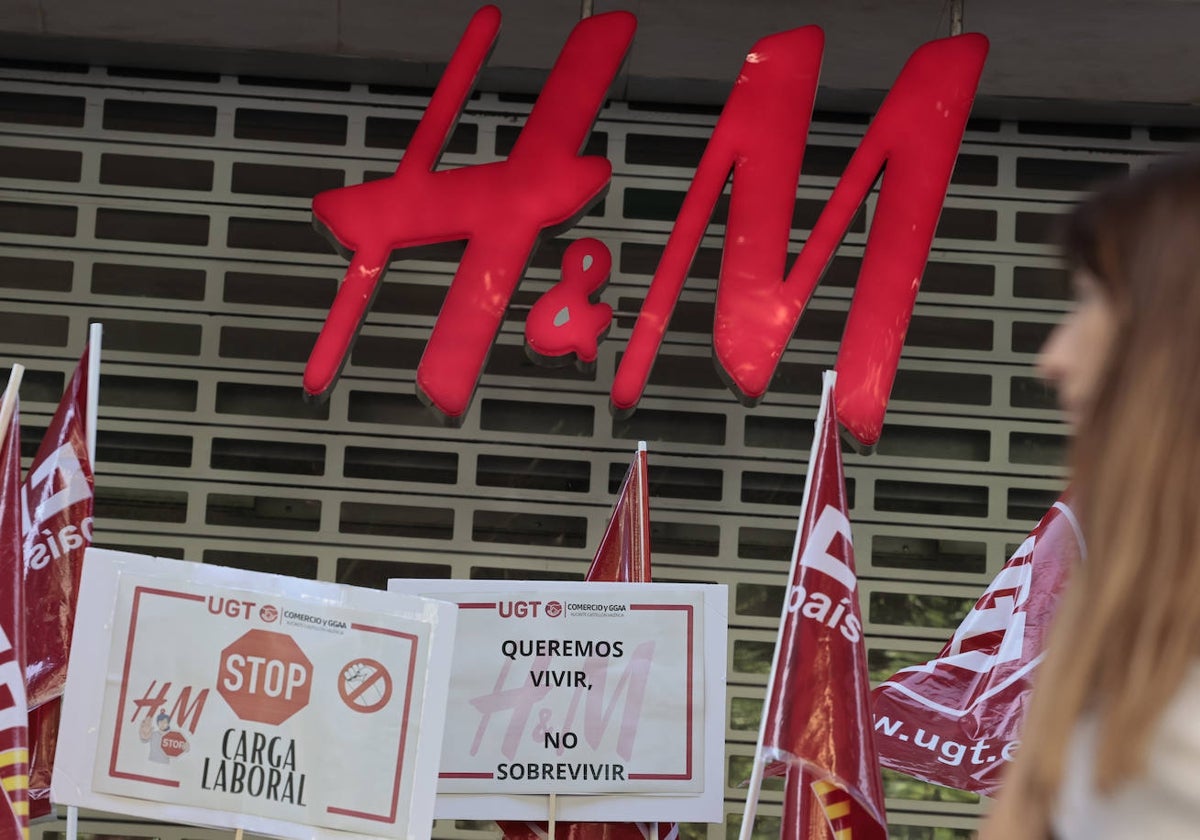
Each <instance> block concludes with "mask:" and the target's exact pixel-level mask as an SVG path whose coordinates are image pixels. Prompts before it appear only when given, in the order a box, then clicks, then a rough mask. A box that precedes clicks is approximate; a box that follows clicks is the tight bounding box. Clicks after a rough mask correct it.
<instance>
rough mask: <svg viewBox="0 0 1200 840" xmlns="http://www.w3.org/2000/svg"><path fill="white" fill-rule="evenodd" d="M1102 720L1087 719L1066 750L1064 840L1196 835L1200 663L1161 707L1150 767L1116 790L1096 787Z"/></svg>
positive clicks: (1059, 817)
mask: <svg viewBox="0 0 1200 840" xmlns="http://www.w3.org/2000/svg"><path fill="white" fill-rule="evenodd" d="M1096 739H1097V726H1096V721H1095V720H1094V719H1093V718H1092V717H1090V716H1085V717H1084V718H1082V719H1081V720H1080V722H1079V724H1078V726H1077V727H1076V729H1075V732H1074V734H1073V735H1072V738H1071V742H1070V745H1069V746H1068V750H1067V767H1066V772H1065V774H1064V777H1063V786H1062V790H1061V791H1060V796H1059V807H1058V809H1057V812H1056V813H1055V816H1054V824H1055V831H1056V834H1057V836H1058V837H1059V838H1060V840H1076V839H1077V838H1088V840H1104V838H1125V837H1154V838H1158V840H1176V838H1179V840H1183V838H1195V837H1196V836H1197V826H1200V663H1198V664H1197V665H1195V666H1193V667H1192V668H1191V669H1190V670H1189V672H1188V673H1187V675H1186V676H1185V677H1184V680H1183V683H1182V684H1181V685H1180V687H1179V690H1178V691H1177V692H1176V694H1175V697H1174V698H1172V700H1171V702H1170V703H1169V704H1168V706H1167V708H1166V710H1165V711H1164V713H1163V717H1162V720H1161V722H1160V724H1159V727H1158V729H1157V731H1156V732H1155V733H1154V737H1153V738H1152V739H1151V741H1150V746H1149V751H1148V753H1147V755H1146V772H1145V773H1144V774H1142V775H1141V776H1139V777H1138V778H1135V779H1132V780H1130V781H1129V782H1127V783H1125V784H1123V785H1122V786H1121V787H1120V788H1118V790H1117V791H1115V792H1114V793H1113V794H1112V795H1110V796H1104V795H1101V794H1100V793H1099V792H1098V791H1097V790H1096V789H1095V786H1094V778H1093V768H1094V767H1095V762H1094V760H1093V759H1094V756H1095V752H1096Z"/></svg>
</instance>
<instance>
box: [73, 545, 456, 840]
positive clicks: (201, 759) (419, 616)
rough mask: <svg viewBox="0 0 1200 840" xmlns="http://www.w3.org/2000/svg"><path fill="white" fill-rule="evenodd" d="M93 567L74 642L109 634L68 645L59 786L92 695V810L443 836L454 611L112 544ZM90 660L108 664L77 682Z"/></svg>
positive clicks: (300, 832) (81, 773) (92, 559)
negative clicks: (438, 826) (442, 756)
mask: <svg viewBox="0 0 1200 840" xmlns="http://www.w3.org/2000/svg"><path fill="white" fill-rule="evenodd" d="M147 561H149V562H147ZM84 568H85V578H84V587H83V593H84V594H83V595H82V596H81V600H80V603H81V610H80V615H79V621H80V622H83V623H82V624H80V623H77V628H79V629H78V630H77V633H76V640H77V642H78V641H79V639H80V637H81V636H82V637H85V638H86V637H88V636H92V637H93V638H94V637H95V636H98V635H105V634H101V633H98V632H97V630H98V628H99V627H100V626H104V625H107V626H108V627H109V628H111V636H109V637H107V638H106V639H105V641H104V642H103V643H101V644H92V645H89V644H87V643H86V642H85V643H79V644H77V645H76V648H77V649H72V653H71V671H70V675H69V677H68V687H67V694H66V701H65V702H66V704H67V705H66V706H65V707H64V715H63V728H62V730H61V735H60V742H59V743H60V746H59V751H60V752H59V755H60V760H59V767H56V772H55V787H56V792H67V789H68V788H69V787H70V786H69V785H67V784H66V783H65V782H66V780H65V778H64V780H63V781H64V784H62V785H60V784H59V782H60V779H59V772H58V771H59V770H60V769H61V768H62V767H63V760H62V759H63V756H64V751H63V750H64V747H66V748H67V752H68V753H70V752H72V750H73V749H75V748H77V747H78V746H80V745H81V742H83V741H84V740H85V738H84V736H83V733H81V732H80V731H79V728H78V727H77V726H74V725H73V726H71V727H70V728H68V725H67V722H68V721H70V720H72V715H73V714H76V713H78V714H79V715H80V716H81V717H87V716H89V713H88V712H84V711H82V710H81V707H82V706H84V705H90V707H91V708H93V709H94V708H96V707H97V706H98V709H99V711H98V715H96V713H95V712H91V713H90V716H94V717H97V720H96V725H95V733H96V734H95V745H96V746H95V752H94V758H93V759H92V760H91V762H90V765H89V764H88V761H87V759H86V758H84V759H83V760H82V761H80V760H70V759H68V763H67V768H68V769H69V771H70V773H71V775H72V776H74V777H75V779H74V780H75V781H76V782H77V783H84V782H90V785H89V787H90V789H91V791H94V792H95V793H96V794H100V795H103V796H104V797H106V800H105V801H104V802H79V804H91V805H95V806H96V807H102V808H107V809H111V810H119V811H124V812H126V813H135V812H137V811H135V810H134V809H133V808H129V807H120V805H122V804H124V805H128V804H129V803H131V802H132V803H135V805H136V803H137V801H138V800H149V801H153V802H157V803H163V804H165V805H168V806H179V807H180V808H183V809H185V810H186V811H188V813H189V814H191V817H190V818H189V817H188V816H176V817H175V818H177V819H182V820H184V821H198V822H202V823H206V824H210V825H226V826H229V827H239V828H246V829H249V830H252V831H257V832H261V833H268V834H281V835H284V836H295V837H311V836H313V835H314V832H313V828H316V829H318V830H322V829H324V830H328V832H329V834H330V835H331V836H332V834H333V833H334V832H335V831H337V832H343V831H350V832H354V833H356V834H378V835H387V836H393V837H394V836H405V835H407V836H409V837H428V836H429V831H430V824H431V822H432V813H431V809H430V808H429V805H428V803H427V802H426V801H423V800H425V799H428V798H429V795H430V794H431V793H432V788H433V785H434V784H435V782H434V781H433V776H434V773H435V770H434V767H435V762H436V754H437V747H438V745H439V744H440V739H441V721H442V715H441V709H443V708H444V700H443V699H442V698H443V697H444V692H445V685H446V669H445V667H444V666H443V667H441V668H440V669H438V668H433V667H431V665H430V656H431V652H432V650H433V648H434V647H435V644H434V643H435V641H436V640H435V638H434V637H435V636H438V635H439V634H440V635H441V636H442V637H443V639H444V637H445V636H446V635H447V633H446V629H447V627H449V628H450V629H451V630H452V628H453V623H454V615H453V610H454V608H453V607H452V606H451V605H449V604H439V603H437V602H433V601H428V600H424V599H404V600H403V601H397V600H394V599H389V598H388V597H387V596H386V595H383V594H382V593H377V592H368V591H362V590H353V589H352V588H350V587H339V586H336V585H334V584H320V583H313V582H311V581H303V580H298V579H296V580H294V579H290V578H281V577H278V576H273V575H259V574H255V573H250V572H240V571H237V570H228V569H217V568H214V567H208V566H200V565H198V564H194V563H179V562H173V561H167V560H161V559H154V558H141V557H137V556H136V555H120V554H117V553H115V552H90V553H89V555H88V558H87V562H86V563H85V566H84ZM97 602H99V603H98V604H97ZM104 604H107V613H108V616H107V617H106V619H107V620H103V619H101V620H102V624H100V625H97V624H96V623H95V621H96V619H98V618H100V617H101V615H102V614H103V612H104V606H103V605H104ZM385 606H386V609H380V607H385ZM89 647H91V648H94V650H88V649H87V648H89ZM437 647H440V648H444V650H443V656H444V655H445V653H446V652H448V650H449V645H448V644H447V643H446V642H445V641H442V642H441V643H439V644H438V645H437ZM89 660H92V661H97V662H104V661H107V668H105V669H87V668H84V669H81V670H80V674H79V678H76V676H77V669H76V667H75V663H80V662H87V661H89ZM443 661H444V660H443ZM105 671H106V673H105ZM85 672H90V673H85ZM435 672H436V673H435ZM431 676H433V677H435V678H436V679H432V680H431ZM96 698H99V700H100V702H99V703H98V704H97V703H96V702H95V701H96ZM423 762H424V764H423ZM60 788H61V789H62V790H61V791H60ZM78 792H79V791H78V789H77V790H76V791H75V793H76V794H78ZM118 798H119V799H120V802H119V803H118V807H114V801H115V800H117V799H118ZM56 801H60V802H74V801H77V800H76V797H75V796H72V795H71V794H70V793H68V795H67V797H66V798H60V797H58V796H56ZM200 811H203V812H206V815H205V816H204V817H200V816H199V812H200ZM155 815H157V816H162V817H167V818H170V817H171V814H170V813H163V812H156V813H155ZM212 815H217V816H218V817H219V818H217V819H214V818H211V817H212ZM318 833H321V832H320V831H318Z"/></svg>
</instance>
